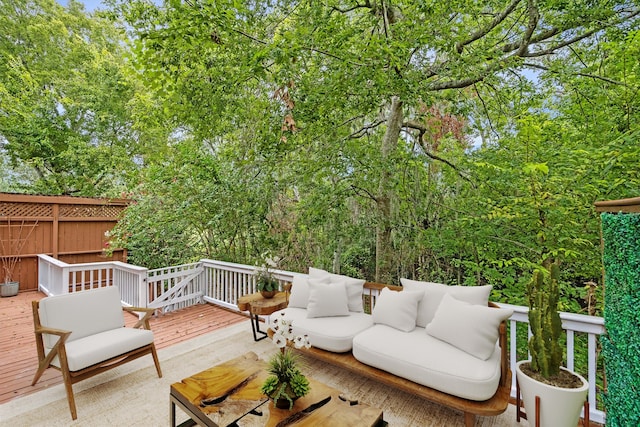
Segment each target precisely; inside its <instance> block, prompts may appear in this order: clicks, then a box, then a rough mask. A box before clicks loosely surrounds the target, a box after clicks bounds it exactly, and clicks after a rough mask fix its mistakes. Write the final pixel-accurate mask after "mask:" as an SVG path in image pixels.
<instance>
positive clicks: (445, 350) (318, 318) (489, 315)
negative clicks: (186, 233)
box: [274, 269, 512, 424]
mask: <svg viewBox="0 0 640 427" xmlns="http://www.w3.org/2000/svg"><path fill="white" fill-rule="evenodd" d="M328 274H329V273H327V272H323V271H322V270H317V269H310V274H309V277H308V278H304V277H300V278H297V279H296V280H294V282H293V285H292V288H291V298H290V304H289V307H287V308H286V309H284V310H281V311H280V312H276V313H274V316H284V317H285V318H287V319H290V320H292V321H293V322H292V324H293V333H294V335H301V334H306V335H308V337H309V341H310V343H311V345H312V346H313V347H314V348H316V349H320V350H325V351H328V352H335V353H339V352H351V354H349V357H350V356H351V355H352V357H353V358H355V360H356V361H357V362H359V363H361V364H364V365H366V366H367V367H371V368H376V369H379V370H381V371H385V372H387V373H390V374H392V375H393V376H397V377H400V378H403V379H406V380H409V381H410V382H413V383H416V384H418V385H421V386H424V387H428V388H429V389H432V390H435V391H437V392H441V393H445V394H447V395H451V396H454V397H456V398H460V399H463V400H470V401H473V402H478V403H480V404H481V403H482V402H485V401H488V400H491V399H492V398H494V396H496V395H497V394H498V393H497V391H498V388H499V387H500V386H503V385H505V384H504V383H505V382H506V381H505V378H504V377H505V371H508V367H507V363H506V360H505V357H506V349H503V348H501V347H500V345H499V343H498V341H499V340H498V338H499V336H500V333H499V328H500V325H501V324H502V323H503V321H504V320H506V319H507V318H509V317H510V316H511V314H512V311H511V310H505V309H500V308H490V307H488V305H489V302H488V298H489V293H490V291H491V287H490V286H477V287H467V286H446V285H443V284H437V283H431V282H417V281H411V280H406V279H402V284H403V287H402V288H399V287H382V286H380V287H381V288H382V290H381V292H380V294H379V296H378V297H377V298H376V301H375V306H374V307H373V310H372V314H371V315H369V314H365V313H364V312H362V311H357V310H356V311H351V310H346V311H345V310H344V308H342V309H339V308H338V309H336V308H335V307H334V306H335V305H340V306H342V305H343V304H344V298H342V299H340V298H337V297H336V295H331V294H330V293H329V291H326V292H327V295H322V294H321V293H318V289H322V288H320V286H322V285H324V286H328V285H330V286H336V284H337V283H343V284H344V287H345V290H346V293H347V294H349V291H348V290H347V289H346V288H347V287H348V286H349V285H348V284H347V283H351V286H352V287H354V288H355V287H356V284H355V282H353V280H354V279H349V278H346V279H349V280H350V281H346V279H345V278H344V276H337V275H329V276H327V275H328ZM305 280H306V283H305ZM314 282H315V284H314ZM363 285H364V281H361V283H359V287H360V289H359V299H360V301H359V308H360V309H362V295H363ZM296 286H298V293H296ZM336 287H339V286H336ZM390 288H394V289H396V290H391V289H390ZM300 289H303V292H302V294H303V295H302V297H301V296H300V292H299V290H300ZM333 292H335V291H333ZM304 297H307V298H308V300H307V301H308V302H307V307H306V308H305V307H303V305H304ZM321 297H324V298H327V299H328V297H331V298H330V299H328V300H327V301H325V303H326V304H328V305H329V306H331V307H332V308H322V307H321V309H320V310H318V309H317V306H318V305H320V306H322V302H318V301H315V302H314V298H315V299H316V300H317V299H318V298H321ZM347 299H348V300H350V301H351V302H352V305H351V307H350V308H358V307H357V305H356V304H355V303H354V301H355V300H351V299H350V298H349V297H348V296H347ZM291 303H293V306H292V304H291ZM314 306H315V307H314ZM310 309H311V311H312V312H315V314H314V313H312V315H310ZM332 310H333V311H334V312H337V313H338V314H331V312H332ZM322 314H328V315H326V316H324V315H322ZM316 353H317V351H316ZM325 360H336V361H338V360H342V361H344V362H343V363H344V364H345V366H346V367H348V368H353V365H354V361H353V360H348V359H347V358H346V357H338V356H337V355H336V357H328V358H325ZM357 362H356V363H357ZM369 373H372V374H373V375H371V376H372V377H375V376H376V372H375V371H373V372H369ZM426 395H427V396H429V397H430V396H433V393H431V392H430V393H427V394H426ZM507 395H508V393H507ZM502 399H503V400H504V398H502ZM432 400H437V401H438V403H442V402H441V401H439V400H438V399H432ZM444 401H446V399H444ZM502 404H503V403H502V402H500V405H502ZM452 406H454V407H456V408H458V409H461V410H463V411H465V416H467V415H468V418H469V419H471V418H472V417H473V415H472V413H469V414H467V412H466V409H465V408H464V406H465V405H464V404H460V402H458V401H456V402H455V403H454V404H453V405H452ZM472 406H473V407H477V406H478V405H475V404H473V405H472ZM504 408H505V409H506V402H504ZM503 410H504V409H501V411H503ZM476 413H478V414H480V415H484V414H483V413H482V412H481V411H478V410H476ZM473 418H474V417H473ZM467 423H468V424H469V423H470V421H467Z"/></svg>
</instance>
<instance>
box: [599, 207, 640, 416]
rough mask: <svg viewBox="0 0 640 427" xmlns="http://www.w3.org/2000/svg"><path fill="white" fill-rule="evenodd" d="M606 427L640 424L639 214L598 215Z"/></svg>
mask: <svg viewBox="0 0 640 427" xmlns="http://www.w3.org/2000/svg"><path fill="white" fill-rule="evenodd" d="M601 218H602V235H603V238H604V253H603V261H604V269H605V299H604V321H605V325H606V328H607V335H605V336H604V337H603V339H602V351H603V355H604V360H605V369H606V375H607V392H606V393H605V405H606V412H607V426H616V427H618V426H620V427H623V426H624V427H626V426H639V425H640V215H639V214H624V213H620V214H610V213H603V214H602V216H601Z"/></svg>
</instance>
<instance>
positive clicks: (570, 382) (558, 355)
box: [516, 262, 589, 427]
mask: <svg viewBox="0 0 640 427" xmlns="http://www.w3.org/2000/svg"><path fill="white" fill-rule="evenodd" d="M559 280H560V267H559V265H558V263H557V262H554V263H552V264H550V265H548V266H546V268H544V269H536V270H535V271H534V273H533V277H532V279H531V281H530V282H529V285H528V288H527V293H528V301H529V327H530V328H531V334H532V336H531V338H530V339H529V353H530V354H531V359H530V360H526V361H521V362H518V363H517V364H516V379H517V382H518V387H519V390H520V393H522V400H523V402H524V407H525V409H526V413H527V415H528V416H527V418H528V421H529V423H530V424H531V425H532V426H557V427H563V426H567V427H575V426H576V425H577V423H578V419H579V418H580V410H581V408H582V407H583V405H584V402H585V399H586V396H587V393H588V391H589V385H588V383H587V381H586V380H585V379H584V378H583V377H582V376H580V375H578V374H576V373H574V372H571V371H569V370H568V369H566V368H563V367H561V364H562V354H563V352H562V347H561V346H560V337H561V334H562V321H561V320H560V314H559V312H558V301H559V298H560V289H559V284H558V283H559ZM537 398H539V400H538V399H537ZM518 399H519V396H518ZM516 410H517V413H518V415H517V418H518V420H519V418H520V415H521V412H520V408H516ZM538 414H539V417H538V418H537V419H536V417H537V416H538Z"/></svg>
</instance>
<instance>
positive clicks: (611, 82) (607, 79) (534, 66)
mask: <svg viewBox="0 0 640 427" xmlns="http://www.w3.org/2000/svg"><path fill="white" fill-rule="evenodd" d="M522 65H523V66H525V67H529V68H537V69H539V70H542V71H549V72H551V73H555V74H559V72H558V71H553V70H551V69H550V68H549V67H545V66H544V65H540V64H533V63H531V62H525V63H523V64H522ZM573 74H574V75H576V76H580V77H589V78H591V79H596V80H602V81H603V82H607V83H610V84H612V85H618V86H624V87H629V85H628V84H626V83H624V82H619V81H617V80H613V79H610V78H608V77H602V76H598V75H596V74H590V73H573Z"/></svg>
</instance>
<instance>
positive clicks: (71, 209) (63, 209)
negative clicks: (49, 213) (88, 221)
mask: <svg viewBox="0 0 640 427" xmlns="http://www.w3.org/2000/svg"><path fill="white" fill-rule="evenodd" d="M124 208H125V207H124V206H96V205H60V216H61V217H65V218H81V217H84V218H87V217H101V218H119V217H120V215H121V214H122V211H123V210H124Z"/></svg>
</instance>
